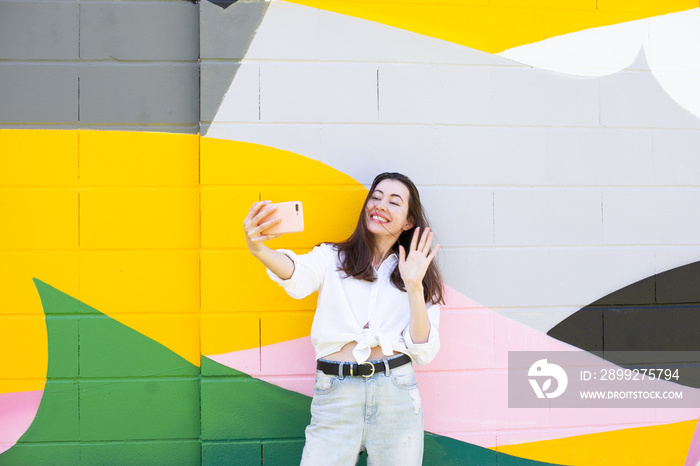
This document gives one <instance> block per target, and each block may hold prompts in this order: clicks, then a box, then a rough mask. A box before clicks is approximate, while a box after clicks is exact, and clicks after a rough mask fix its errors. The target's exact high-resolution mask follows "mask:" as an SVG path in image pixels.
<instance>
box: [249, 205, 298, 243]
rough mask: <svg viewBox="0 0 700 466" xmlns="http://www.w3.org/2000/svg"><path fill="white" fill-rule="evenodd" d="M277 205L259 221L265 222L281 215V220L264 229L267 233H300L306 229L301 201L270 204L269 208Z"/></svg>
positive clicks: (260, 223) (259, 223)
mask: <svg viewBox="0 0 700 466" xmlns="http://www.w3.org/2000/svg"><path fill="white" fill-rule="evenodd" d="M270 207H276V210H274V211H273V212H271V213H270V214H268V215H267V216H265V217H264V218H263V219H261V220H260V221H259V222H258V225H262V224H263V223H265V222H269V221H270V220H272V219H274V218H277V217H279V218H280V221H279V222H278V223H277V224H275V225H272V226H270V227H269V228H266V229H265V230H264V231H262V233H263V234H265V235H281V234H284V233H299V232H301V231H304V209H303V206H302V204H301V202H300V201H289V202H280V203H277V204H268V206H267V208H270Z"/></svg>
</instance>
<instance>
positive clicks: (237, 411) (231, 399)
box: [202, 357, 311, 440]
mask: <svg viewBox="0 0 700 466" xmlns="http://www.w3.org/2000/svg"><path fill="white" fill-rule="evenodd" d="M216 366H221V367H218V368H217V367H216ZM202 372H203V373H214V372H216V373H219V374H220V375H219V376H216V377H202V439H204V440H229V439H238V440H253V439H269V438H275V439H294V438H296V439H303V438H304V429H306V426H307V425H309V421H310V420H311V414H310V411H309V409H310V406H311V398H309V397H308V396H305V395H301V394H299V393H295V392H291V391H289V390H285V389H283V388H280V387H278V386H276V385H272V384H269V383H266V382H263V381H261V380H258V379H254V378H252V377H250V376H247V375H244V374H242V373H241V372H239V371H236V370H234V369H228V368H227V367H225V366H222V365H221V364H218V363H217V362H215V361H212V360H211V359H208V358H205V357H202ZM227 373H228V374H227Z"/></svg>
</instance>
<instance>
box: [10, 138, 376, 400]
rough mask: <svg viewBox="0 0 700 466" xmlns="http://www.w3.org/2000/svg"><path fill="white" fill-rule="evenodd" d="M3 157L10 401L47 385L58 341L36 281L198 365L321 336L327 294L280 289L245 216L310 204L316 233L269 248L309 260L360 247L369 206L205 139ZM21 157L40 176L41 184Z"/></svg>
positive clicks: (341, 183) (36, 147)
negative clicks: (318, 247)
mask: <svg viewBox="0 0 700 466" xmlns="http://www.w3.org/2000/svg"><path fill="white" fill-rule="evenodd" d="M0 147H5V148H9V150H8V152H6V153H4V154H3V155H4V157H3V160H5V159H7V160H10V162H4V165H3V166H4V167H5V168H6V169H7V172H6V173H3V176H4V178H5V179H6V180H14V184H11V183H8V185H6V186H3V187H2V188H0V221H2V224H3V225H8V226H9V228H3V229H1V230H0V244H2V247H3V250H2V251H0V260H1V262H0V280H1V282H0V291H3V293H1V296H0V304H2V307H1V308H0V318H1V319H2V321H1V322H0V323H1V324H2V329H3V334H2V335H1V336H0V356H2V359H1V360H2V361H3V366H2V368H1V369H0V374H1V375H0V380H2V384H1V385H0V390H5V391H21V390H38V389H41V388H42V387H43V383H44V377H45V374H46V363H47V354H46V352H47V342H46V329H45V325H44V317H43V310H42V307H41V302H40V300H39V297H38V294H37V292H36V289H35V287H34V284H33V282H32V278H38V279H40V280H42V281H44V282H46V283H48V284H50V285H52V286H54V287H56V288H58V289H59V290H61V291H63V292H65V293H67V294H69V295H70V296H73V297H75V298H76V299H79V300H81V301H82V302H84V303H86V304H88V305H90V306H92V307H94V308H96V309H98V310H99V311H101V312H103V313H105V314H107V315H109V316H111V317H112V318H114V319H116V320H118V321H120V322H122V323H124V324H125V325H127V326H129V327H131V328H133V329H134V330H136V331H138V332H140V333H142V334H144V335H145V336H147V337H150V338H152V339H154V340H156V341H158V342H159V343H161V344H163V345H164V346H166V347H167V348H169V349H171V350H172V351H174V352H176V353H177V354H179V355H181V356H182V357H184V358H185V359H187V360H188V361H190V362H192V363H193V364H199V358H200V354H217V353H223V352H230V351H235V350H240V349H247V348H254V347H257V346H259V344H260V343H261V342H262V344H272V343H278V342H282V341H286V340H290V339H294V338H299V337H303V336H306V335H308V334H309V329H310V325H311V320H312V316H313V310H314V308H315V296H311V297H309V298H306V299H304V300H293V299H291V298H289V297H288V296H287V295H286V293H284V291H283V290H282V289H281V288H280V287H279V286H278V285H277V284H275V283H273V282H272V281H271V280H269V278H268V277H267V274H266V273H265V269H264V267H262V265H260V264H259V263H258V262H257V261H256V260H255V259H254V258H253V257H252V256H251V255H250V253H248V252H247V249H246V248H245V241H244V237H243V231H242V221H243V217H245V215H246V214H247V211H248V209H249V207H250V205H251V204H252V202H253V201H255V200H257V199H258V198H259V197H260V196H264V197H268V198H273V199H274V200H276V201H282V200H301V201H302V202H303V203H304V205H305V213H306V220H307V229H306V230H305V231H304V232H303V233H300V234H295V235H288V236H287V237H286V238H280V239H279V240H276V242H271V243H270V245H271V246H273V247H293V248H294V249H295V250H297V251H298V252H300V253H302V252H305V251H308V250H310V249H311V248H312V247H313V246H314V245H315V244H316V243H318V242H321V241H335V240H340V239H343V238H345V237H347V236H348V235H349V233H350V232H351V231H352V228H353V227H354V223H355V220H356V219H355V218H353V217H354V216H355V215H357V213H359V212H355V213H353V215H350V216H348V212H353V211H357V209H359V205H360V204H361V202H362V200H363V199H364V197H365V195H366V190H365V188H363V187H362V186H361V185H360V184H359V183H357V182H356V181H355V180H353V179H352V178H350V177H348V176H347V175H345V174H343V173H341V172H338V171H337V170H335V169H333V168H330V167H328V166H326V165H324V164H322V163H319V162H316V161H314V160H311V159H308V158H306V157H303V156H300V155H298V154H294V153H291V152H287V151H282V150H278V149H274V148H270V147H265V146H260V145H256V144H248V143H241V142H233V141H225V140H213V139H208V138H200V137H199V136H183V135H177V134H157V133H129V132H119V131H114V132H113V131H84V130H65V131H44V130H33V131H25V130H3V131H0ZM49 149H52V150H49ZM200 150H201V177H202V180H203V184H202V185H198V184H197V181H198V180H199V178H200V172H199V167H200V163H199V161H200ZM55 154H59V155H60V157H59V158H60V160H62V161H63V162H62V164H59V165H60V166H56V164H52V161H53V159H52V157H54V156H55ZM20 156H22V157H24V156H27V157H28V158H29V159H31V160H32V163H33V164H34V165H35V166H36V167H38V168H37V170H36V171H35V173H36V175H37V177H36V179H33V178H32V177H31V173H32V172H31V171H28V168H27V167H26V166H25V165H23V164H22V163H20V162H18V161H16V160H14V159H15V158H16V157H20ZM78 161H79V162H80V163H79V165H78ZM63 164H65V165H66V167H64V166H63ZM43 166H47V167H50V168H48V169H46V170H44V169H43V168H41V167H43ZM78 166H79V169H80V171H79V172H78V171H77V167H78ZM261 167H263V169H261ZM52 172H54V173H55V175H56V179H53V178H52V177H51V173H52ZM200 197H201V201H200ZM200 203H201V204H200ZM200 217H201V218H200ZM200 235H201V236H200ZM202 248H204V249H202ZM200 290H201V291H200ZM200 294H201V296H200ZM200 316H202V317H201V326H202V329H201V333H200ZM251 316H254V317H252V318H251ZM251 319H252V320H251ZM261 323H262V324H261ZM251 325H252V329H253V331H252V332H251ZM256 325H257V326H259V325H262V328H263V331H262V335H261V334H260V332H259V331H257V330H255V328H256ZM232 336H234V338H232ZM200 340H201V341H200Z"/></svg>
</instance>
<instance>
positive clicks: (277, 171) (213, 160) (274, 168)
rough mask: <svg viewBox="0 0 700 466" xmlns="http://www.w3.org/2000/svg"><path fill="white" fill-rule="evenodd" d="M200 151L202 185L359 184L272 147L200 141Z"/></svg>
mask: <svg viewBox="0 0 700 466" xmlns="http://www.w3.org/2000/svg"><path fill="white" fill-rule="evenodd" d="M200 151H201V170H202V173H201V182H202V185H217V184H218V185H227V186H255V187H259V186H264V185H306V186H309V185H332V186H338V185H351V186H355V185H357V184H358V183H357V181H355V180H354V179H352V178H351V177H349V176H348V175H346V174H344V173H343V172H340V171H338V170H336V169H334V168H331V167H329V166H328V165H324V164H322V163H320V162H317V161H315V160H313V159H310V158H308V157H304V156H302V155H299V154H296V153H294V152H289V151H286V150H280V149H275V148H274V147H268V146H262V145H259V144H252V143H249V142H240V141H227V140H225V139H214V138H205V137H203V138H201V145H200ZM256 200H257V199H256ZM251 204H252V203H251Z"/></svg>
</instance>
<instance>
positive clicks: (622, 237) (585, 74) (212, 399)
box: [0, 0, 700, 465]
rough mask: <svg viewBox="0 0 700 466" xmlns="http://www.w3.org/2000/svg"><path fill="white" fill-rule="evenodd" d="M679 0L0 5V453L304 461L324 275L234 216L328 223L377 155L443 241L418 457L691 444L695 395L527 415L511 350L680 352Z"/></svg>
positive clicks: (687, 207) (697, 133) (528, 459)
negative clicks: (309, 280) (268, 211)
mask: <svg viewBox="0 0 700 466" xmlns="http://www.w3.org/2000/svg"><path fill="white" fill-rule="evenodd" d="M698 7H700V5H699V4H698V3H697V1H695V0H693V1H692V2H689V1H687V0H674V1H673V2H667V3H664V4H663V5H662V4H657V3H654V2H651V3H649V2H647V3H644V4H639V3H638V2H631V1H627V0H610V1H605V2H603V1H602V0H599V1H598V2H592V1H588V0H587V1H581V2H573V3H572V2H567V3H566V5H564V4H562V3H557V2H541V1H532V0H529V1H526V0H509V1H498V2H494V1H491V2H488V1H471V0H470V1H466V0H465V1H461V0H460V1H455V2H431V1H411V0H406V1H399V2H395V1H391V2H388V1H372V2H369V1H367V2H365V1H358V0H348V1H344V0H339V1H332V2H329V1H322V2H321V1H317V0H294V1H288V2H287V1H278V0H272V1H253V0H239V1H223V0H222V1H210V0H206V1H205V0H202V1H201V2H198V3H195V2H189V1H185V0H135V1H117V0H81V1H78V0H74V1H73V0H65V1H64V0H61V1H55V0H37V1H21V2H20V1H13V0H0V148H1V149H0V223H1V224H3V225H5V226H6V228H2V229H0V296H1V297H0V360H1V361H2V366H0V419H1V421H0V464H27V463H30V464H31V463H33V464H43V463H51V462H52V463H54V464H80V463H84V464H95V463H101V462H106V461H114V460H115V458H119V461H120V462H122V463H123V464H129V463H138V462H141V461H143V460H144V459H147V460H148V462H149V463H152V464H160V463H168V464H200V463H203V464H260V463H262V464H296V463H298V460H299V456H300V453H301V448H302V446H303V430H304V427H305V425H306V424H307V423H308V420H309V413H308V407H309V402H310V398H309V395H310V394H311V386H312V383H313V373H314V366H313V351H312V350H311V346H310V342H309V337H308V335H309V328H310V324H311V321H312V318H313V309H314V306H315V301H314V298H313V297H310V298H307V299H305V300H301V301H295V300H292V299H290V298H289V297H287V296H286V295H285V294H284V293H283V291H282V290H281V289H279V287H277V286H276V285H275V284H273V283H272V282H270V281H269V279H268V278H267V276H266V274H265V272H264V270H263V269H262V267H261V266H260V265H259V264H257V263H256V262H255V261H254V259H252V258H251V257H250V255H249V254H248V253H247V251H246V249H245V243H244V239H243V236H242V233H241V232H240V223H241V220H242V219H243V217H244V216H245V214H246V212H247V210H248V208H249V207H250V204H252V202H253V201H255V200H258V199H260V198H270V199H273V200H276V201H277V200H279V201H282V200H290V199H298V200H301V201H302V202H303V203H304V206H305V207H304V208H305V213H306V219H307V225H306V230H305V232H304V233H302V234H299V235H289V236H287V237H283V238H281V239H279V240H276V241H275V242H274V243H271V246H273V247H284V248H290V249H293V250H295V251H297V252H300V253H303V252H305V251H308V250H309V249H310V248H311V247H313V245H315V244H317V243H319V242H321V241H337V240H341V239H343V238H344V237H346V236H347V235H348V234H349V232H350V231H351V230H352V228H353V226H354V222H355V219H356V215H357V209H358V205H359V204H360V203H361V201H362V199H363V198H364V195H365V193H366V187H367V185H369V184H370V182H371V180H372V178H373V177H374V176H375V175H376V174H377V173H379V172H381V171H387V170H389V171H401V172H404V173H405V174H407V175H409V176H410V177H411V178H412V179H413V180H414V181H415V182H416V183H417V184H418V185H419V188H420V190H421V195H422V198H423V201H424V203H425V205H426V208H427V211H428V213H429V215H430V218H431V221H432V223H433V226H434V228H435V230H436V231H437V233H438V241H439V242H440V244H441V246H442V247H443V252H442V253H441V254H440V257H439V261H440V265H441V268H442V270H443V273H444V276H445V280H446V284H447V286H448V300H447V303H446V305H445V306H443V309H442V313H441V321H442V322H441V335H442V350H441V353H440V354H439V355H438V357H437V358H436V360H435V361H434V362H433V363H431V364H430V365H427V366H425V367H421V368H419V383H420V388H421V392H422V397H423V405H424V411H425V420H426V431H427V434H426V462H425V464H502V463H506V462H507V463H508V464H521V463H522V464H533V463H536V462H542V463H549V464H602V463H606V464H635V465H638V464H695V462H697V461H698V460H700V436H699V435H698V434H697V433H696V426H697V420H698V418H699V417H700V406H687V407H683V408H682V409H678V410H655V409H645V408H635V409H624V410H613V409H602V410H586V412H585V414H582V411H581V410H575V409H554V408H553V409H546V410H524V411H526V412H524V411H523V410H521V411H518V410H515V409H511V408H509V407H508V405H507V375H508V374H507V370H508V352H509V351H525V350H543V351H544V350H548V351H559V350H566V351H577V352H590V351H595V350H600V349H601V348H602V349H605V344H606V342H607V344H608V345H611V346H609V348H611V347H615V348H616V349H619V348H620V347H623V348H624V349H630V350H642V349H655V350H679V349H685V350H687V349H691V350H694V351H697V350H699V349H700V348H698V347H697V342H695V341H693V338H692V332H688V331H687V329H688V328H693V326H695V325H696V324H697V323H700V320H699V318H698V315H699V314H698V312H700V311H699V309H700V304H699V302H698V299H700V298H698V296H696V294H693V291H692V290H693V289H694V284H697V280H698V278H697V277H698V274H697V269H696V267H695V265H696V264H697V263H698V258H699V257H700V244H699V243H698V240H697V238H698V230H699V229H700V222H698V220H697V219H696V216H693V215H692V213H693V211H694V210H693V208H694V206H695V205H696V204H697V202H696V201H697V198H698V196H699V193H700V182H699V180H700V178H699V177H698V173H700V166H699V164H700V162H699V161H700V153H699V152H698V147H700V146H699V145H698V143H699V142H700V123H699V122H700V106H698V102H697V99H696V97H695V95H696V94H697V93H696V92H695V93H694V92H693V86H692V85H688V84H687V83H688V82H690V83H692V82H694V81H693V80H692V79H690V78H692V77H694V76H700V56H698V52H697V50H696V49H697V47H696V46H695V44H696V43H697V41H694V38H696V36H697V30H700V28H698V27H696V26H700V20H699V18H700V13H698V11H700V9H699V8H698ZM564 34H565V35H564ZM611 38H612V39H611ZM601 51H604V52H606V53H602V52H601ZM630 51H631V52H630ZM673 60H675V61H673ZM611 67H612V68H611ZM574 69H575V70H576V71H575V72H574V71H571V70H574ZM689 79H690V80H689ZM695 82H696V81H695ZM657 290H660V291H658V292H657ZM610 303H615V306H613V307H611V305H610ZM640 304H641V305H642V306H641V307H640ZM644 310H647V311H649V312H646V313H644V312H643V311H644ZM590 316H597V317H598V320H597V321H596V320H595V319H591V318H590ZM650 316H651V317H650ZM605 319H610V320H609V323H610V325H609V326H608V330H607V333H604V335H605V339H604V338H603V329H602V328H600V327H601V325H598V326H597V327H596V322H598V324H600V323H601V322H603V321H604V320H605ZM603 327H604V325H603ZM655 328H656V329H658V328H663V329H664V331H665V332H667V333H668V334H669V338H668V339H667V340H664V341H666V342H665V343H664V342H660V343H659V341H660V340H658V339H656V338H655V335H654V329H655ZM644 342H655V343H654V344H659V345H665V346H658V347H654V348H646V347H644ZM625 345H628V346H625ZM614 362H615V361H612V362H610V363H611V364H612V363H614ZM649 362H650V363H654V362H655V361H649ZM698 362H700V361H694V364H695V363H698ZM669 385H672V386H673V388H678V387H679V386H680V387H681V388H683V389H684V390H688V391H689V392H688V393H695V391H697V390H700V387H698V386H697V384H694V383H691V382H688V383H685V384H680V385H679V384H669Z"/></svg>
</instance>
